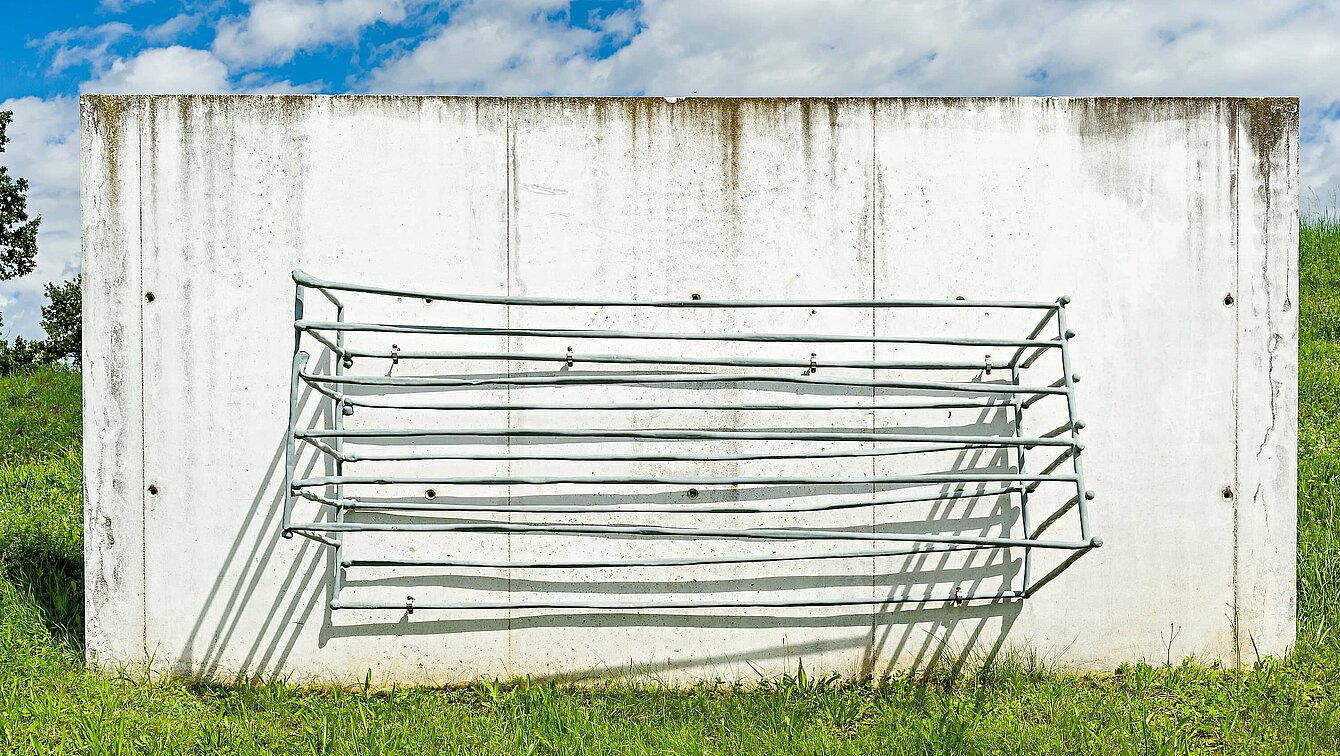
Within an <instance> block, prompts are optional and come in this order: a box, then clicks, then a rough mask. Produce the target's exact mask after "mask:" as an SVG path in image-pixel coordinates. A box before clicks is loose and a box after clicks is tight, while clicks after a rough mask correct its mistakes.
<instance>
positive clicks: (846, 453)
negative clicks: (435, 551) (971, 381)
mask: <svg viewBox="0 0 1340 756" xmlns="http://www.w3.org/2000/svg"><path fill="white" fill-rule="evenodd" d="M303 440H304V441H307V442H308V443H313V444H320V442H319V441H316V440H315V439H303ZM322 446H324V445H322ZM318 448H320V446H319V447H318ZM974 448H996V445H995V444H966V445H936V446H906V447H899V448H888V447H885V448H875V449H869V448H862V449H824V450H820V451H812V452H722V453H713V454H706V453H704V454H669V453H665V452H657V453H650V454H542V453H538V452H526V451H519V452H518V451H511V452H504V453H496V454H494V453H487V452H406V453H400V454H344V455H342V457H341V458H342V459H343V460H344V461H345V462H412V461H423V460H478V461H497V462H507V461H513V460H554V461H561V462H741V461H749V460H761V459H836V458H844V457H896V456H904V455H908V454H926V453H931V452H940V451H960V450H963V449H974ZM327 451H328V453H333V451H334V450H327ZM1053 469H1054V468H1053ZM1046 472H1051V470H1048V471H1046Z"/></svg>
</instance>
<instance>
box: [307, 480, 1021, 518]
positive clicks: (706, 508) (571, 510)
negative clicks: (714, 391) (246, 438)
mask: <svg viewBox="0 0 1340 756" xmlns="http://www.w3.org/2000/svg"><path fill="white" fill-rule="evenodd" d="M1019 490H1020V489H1019V488H1018V487H1014V486H1010V487H1006V488H996V489H989V490H982V491H971V492H969V491H956V492H951V493H945V494H935V495H930V496H915V497H894V498H881V499H874V500H871V501H826V502H824V503H820V504H789V505H781V506H770V507H763V506H758V505H753V506H751V505H746V504H738V503H727V502H721V503H714V504H517V503H514V502H512V501H509V502H508V503H507V504H480V503H464V502H452V501H449V500H448V501H441V502H438V501H433V502H429V501H426V500H425V501H422V502H374V501H364V500H361V499H356V498H352V497H346V498H331V497H327V496H321V495H320V494H315V493H312V492H311V491H306V490H300V491H296V492H295V493H296V494H297V495H298V496H301V497H303V498H304V499H308V500H310V501H315V502H318V503H320V504H326V505H329V506H333V507H342V508H345V509H348V510H351V511H353V510H358V511H373V510H376V511H388V512H399V511H407V512H534V513H540V512H552V513H564V514H585V513H588V512H591V513H595V512H616V513H625V514H645V513H651V512H671V513H676V514H783V513H793V512H827V511H833V510H840V509H860V508H862V507H876V506H885V505H889V504H912V503H916V502H924V501H953V500H959V499H987V498H992V497H999V496H1005V495H1007V494H1012V493H1017V492H1018V491H1019Z"/></svg>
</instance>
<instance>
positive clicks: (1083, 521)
mask: <svg viewBox="0 0 1340 756" xmlns="http://www.w3.org/2000/svg"><path fill="white" fill-rule="evenodd" d="M1057 303H1058V304H1059V305H1060V306H1059V307H1057V308H1056V331H1057V334H1058V335H1059V336H1060V339H1061V372H1062V378H1061V379H1062V380H1063V381H1064V382H1065V388H1066V391H1065V398H1066V411H1067V412H1069V414H1070V437H1071V438H1072V439H1074V440H1075V442H1076V444H1075V447H1074V452H1073V454H1072V457H1071V459H1072V461H1073V464H1074V466H1075V494H1076V497H1077V499H1078V501H1079V532H1080V536H1081V537H1082V538H1084V540H1086V541H1087V540H1089V538H1090V537H1092V534H1091V533H1090V532H1089V507H1088V506H1087V504H1086V503H1085V502H1086V501H1087V500H1088V499H1089V498H1090V497H1091V496H1092V495H1093V493H1092V492H1091V491H1089V490H1088V489H1087V488H1085V487H1084V462H1083V460H1082V459H1081V458H1080V452H1081V451H1082V450H1083V449H1084V445H1083V444H1081V443H1079V429H1080V428H1083V427H1084V424H1083V423H1082V422H1080V419H1079V410H1078V409H1077V407H1076V404H1075V380H1076V376H1075V374H1074V372H1072V371H1071V369H1070V339H1071V338H1072V337H1073V336H1074V333H1073V332H1072V331H1070V330H1069V328H1068V327H1067V326H1066V316H1065V306H1066V305H1067V304H1069V303H1070V297H1066V296H1063V297H1061V298H1060V299H1058V300H1057Z"/></svg>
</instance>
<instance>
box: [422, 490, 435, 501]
mask: <svg viewBox="0 0 1340 756" xmlns="http://www.w3.org/2000/svg"><path fill="white" fill-rule="evenodd" d="M423 495H424V498H427V499H436V498H437V491H436V490H435V489H432V488H430V489H428V490H427V491H424V492H423Z"/></svg>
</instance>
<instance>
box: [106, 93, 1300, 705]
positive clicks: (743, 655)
mask: <svg viewBox="0 0 1340 756" xmlns="http://www.w3.org/2000/svg"><path fill="white" fill-rule="evenodd" d="M82 110H83V149H84V163H83V223H84V272H85V292H86V293H85V297H86V300H85V312H86V334H87V336H86V344H85V381H86V387H85V389H86V390H85V402H86V406H85V424H86V428H85V431H86V432H85V438H86V447H85V448H86V452H85V453H86V465H85V470H86V475H87V482H86V491H87V503H86V511H87V516H86V525H87V531H86V532H87V572H88V581H87V586H88V615H89V623H88V628H89V630H88V649H89V656H90V658H91V659H92V660H93V661H94V662H95V663H97V664H99V665H102V666H114V665H118V664H136V663H140V662H143V661H145V660H152V662H153V663H154V664H156V665H160V666H163V667H169V668H173V669H177V670H179V671H189V672H196V673H201V674H207V675H215V676H232V675H234V674H239V673H242V674H285V675H291V676H293V677H296V678H299V679H301V678H305V677H313V678H334V679H344V680H349V679H360V680H361V679H363V678H364V676H365V675H366V674H367V672H368V670H369V669H371V670H372V674H373V677H374V679H379V680H390V679H395V680H399V681H402V682H406V681H447V680H457V679H469V678H472V677H475V676H478V675H513V674H526V673H531V674H537V675H545V674H562V675H572V676H582V675H588V674H599V673H604V672H610V671H618V670H621V669H628V668H630V667H631V668H634V669H638V670H647V671H652V672H654V673H656V674H658V675H660V676H661V677H663V678H667V679H695V678H701V677H714V676H716V675H721V676H723V677H732V678H733V677H750V676H753V675H755V674H756V673H757V671H762V672H778V671H782V670H784V669H794V667H795V664H796V661H797V660H798V659H804V661H805V663H806V665H807V666H808V667H809V668H810V669H812V670H814V669H825V670H826V669H838V670H842V671H845V672H875V673H878V672H880V671H883V670H884V669H887V668H888V667H890V666H891V665H897V664H912V663H922V664H924V663H931V662H943V661H952V660H961V659H967V658H972V657H974V656H981V655H985V654H988V653H992V652H996V651H999V650H1000V649H1004V648H1009V647H1028V648H1031V649H1033V650H1035V651H1037V652H1039V653H1041V654H1042V655H1043V656H1044V657H1046V658H1048V659H1052V660H1054V661H1057V662H1059V663H1063V664H1068V665H1073V666H1077V667H1097V668H1102V667H1110V666H1112V665H1115V664H1117V663H1119V662H1122V661H1128V660H1134V659H1140V658H1150V659H1158V660H1162V659H1163V658H1164V657H1165V655H1166V654H1167V653H1169V647H1170V646H1169V644H1171V653H1172V655H1173V656H1177V657H1181V656H1184V655H1187V654H1195V655H1198V656H1201V657H1203V658H1223V659H1225V660H1227V661H1229V662H1237V661H1241V660H1243V659H1244V658H1245V659H1246V660H1247V661H1251V660H1252V659H1254V658H1255V657H1254V654H1255V653H1257V652H1259V653H1262V654H1277V653H1281V652H1283V651H1284V650H1285V649H1286V648H1287V647H1288V646H1289V645H1290V644H1291V643H1292V642H1293V637H1294V539H1295V455H1296V419H1295V418H1296V406H1297V394H1296V392H1297V380H1296V373H1297V359H1296V355H1297V349H1296V346H1297V314H1296V303H1297V264H1296V263H1297V238H1296V236H1297V222H1296V212H1297V102H1296V101H1295V100H1244V99H1155V100H1117V99H1097V100H1069V99H976V98H973V99H842V100H685V101H679V102H668V101H665V100H661V99H495V98H378V97H338V98H327V97H168V96H164V97H107V96H86V97H84V98H83V101H82ZM295 267H301V268H304V269H306V270H309V271H311V272H313V273H315V274H317V275H320V276H323V277H327V278H332V279H337V280H354V281H367V282H375V283H380V284H384V285H393V286H395V285H403V286H411V287H412V286H418V287H422V288H430V289H441V290H460V291H469V292H497V293H504V292H506V293H512V294H536V295H545V294H548V295H558V296H583V295H599V296H621V295H626V296H631V297H636V298H683V297H685V296H687V295H688V294H689V293H700V294H702V296H704V297H707V298H713V297H742V298H748V297H760V298H763V297H835V298H836V297H866V296H876V297H916V298H940V297H951V298H952V297H954V296H959V295H962V296H966V297H969V298H1007V299H1009V298H1013V299H1052V298H1054V297H1056V296H1057V295H1059V294H1062V293H1067V294H1070V295H1071V296H1072V297H1073V298H1074V304H1072V305H1071V311H1072V312H1071V318H1072V320H1073V322H1074V324H1075V326H1076V328H1077V329H1078V330H1079V331H1080V339H1079V340H1077V341H1076V342H1075V351H1076V360H1077V364H1078V369H1079V371H1080V372H1081V373H1082V374H1083V382H1082V384H1081V386H1080V396H1079V399H1080V406H1081V409H1082V413H1083V416H1084V419H1085V420H1086V422H1087V428H1086V430H1085V441H1086V444H1087V449H1086V452H1085V463H1086V472H1087V474H1088V476H1089V484H1090V487H1091V488H1093V489H1095V490H1096V491H1098V492H1099V493H1100V498H1099V499H1098V500H1097V501H1095V502H1094V503H1093V510H1092V519H1093V523H1094V530H1095V532H1096V533H1098V534H1100V535H1101V536H1103V538H1104V539H1105V541H1106V544H1107V545H1106V546H1105V547H1104V548H1102V549H1100V550H1098V551H1096V552H1094V553H1092V554H1090V555H1088V556H1087V557H1085V558H1084V559H1082V560H1081V561H1080V562H1079V563H1078V564H1077V565H1076V566H1075V567H1073V568H1072V569H1071V570H1070V571H1068V572H1067V573H1066V574H1065V575H1063V576H1062V577H1061V578H1059V579H1058V580H1057V581H1055V582H1054V583H1052V584H1051V586H1049V587H1048V588H1047V589H1046V590H1044V591H1043V592H1041V593H1039V594H1038V595H1037V596H1036V597H1034V598H1032V599H1030V600H1028V601H1027V602H1023V603H1022V604H1019V603H1011V604H1008V605H998V606H966V607H958V608H955V607H947V606H939V605H936V606H922V607H915V608H908V607H904V608H899V609H891V610H888V611H879V612H870V611H868V610H862V611H854V612H823V611H819V612H816V611H801V612H795V613H791V614H786V613H778V612H734V613H733V614H734V615H735V616H731V614H732V613H727V612H722V613H715V614H714V613H711V612H689V613H686V612H667V613H664V614H658V615H639V616H632V617H629V616H606V615H599V614H598V613H597V614H596V615H594V616H593V615H587V616H585V617H578V618H564V617H562V616H558V615H555V614H553V613H544V612H526V611H522V610H514V611H511V612H507V613H501V614H499V613H494V614H488V613H480V614H479V615H478V616H469V617H467V616H459V615H452V614H450V613H441V612H418V613H416V614H415V615H413V616H412V617H408V616H405V615H404V613H403V612H395V611H387V612H343V611H342V612H335V613H332V612H331V611H330V610H329V609H327V608H326V606H325V598H326V586H325V581H326V580H327V576H328V574H329V572H330V565H329V564H328V555H327V554H325V553H322V552H321V551H319V550H318V549H316V548H315V547H314V546H313V545H312V544H311V543H310V542H307V541H304V540H302V539H297V540H293V541H286V540H281V539H280V538H279V536H278V525H277V523H278V518H279V507H280V502H281V498H280V492H281V488H282V486H281V482H282V478H283V466H282V465H283V462H282V454H283V448H282V440H283V435H284V428H285V421H286V410H287V395H288V360H289V353H290V350H291V349H292V343H293V342H292V331H291V325H290V322H291V318H292V285H291V282H290V280H289V278H288V273H289V271H290V270H292V269H293V268H295ZM150 292H152V293H153V295H154V296H153V299H152V301H149V300H148V299H147V298H146V295H147V294H148V293H150ZM1228 296H1231V298H1232V299H1231V304H1226V297H1228ZM399 306H400V307H401V311H405V308H411V307H419V308H420V309H421V310H422V312H417V311H416V315H417V317H422V318H429V317H434V318H440V317H443V316H444V315H445V314H446V313H447V311H445V310H441V309H439V310H436V311H433V310H429V309H428V308H429V307H430V306H428V305H416V304H414V303H401V305H399ZM432 307H440V305H433V306H432ZM383 314H384V313H383ZM452 314H453V315H454V314H455V313H454V311H452ZM844 317H846V318H847V320H838V321H834V322H833V324H832V325H833V328H834V329H838V328H844V329H845V328H873V329H876V330H879V331H881V332H893V331H896V330H899V329H898V328H896V327H895V325H894V324H889V323H884V322H882V321H880V320H879V319H876V321H875V322H871V320H870V316H869V314H862V313H859V312H851V313H848V314H847V315H846V316H844ZM881 317H884V316H881ZM517 324H518V323H516V322H514V323H513V325H517ZM315 404H316V402H315V399H314V398H312V397H308V398H307V399H306V400H305V401H304V412H305V413H307V414H305V415H304V417H308V416H309V415H310V413H311V412H313V407H314V406H315ZM312 420H313V422H316V421H317V418H315V417H312ZM521 421H524V419H523V420H521ZM150 486H153V490H154V491H155V492H156V493H153V494H150V493H149V488H150ZM826 524H832V523H826ZM856 524H859V523H856ZM869 524H870V523H869V522H868V521H867V522H866V525H867V526H868V525H869ZM504 540H505V543H504V544H503V545H502V548H507V549H508V550H509V552H510V553H512V554H513V556H514V557H520V556H523V555H525V554H527V553H533V554H537V555H539V554H546V553H549V554H552V553H555V550H556V549H559V550H561V549H562V548H564V547H565V546H564V544H562V543H561V542H560V543H554V542H553V541H552V540H527V539H523V538H517V539H511V540H506V539H504ZM454 543H455V544H456V545H457V546H458V547H459V545H460V544H461V543H462V541H455V542H454ZM475 544H476V545H477V546H478V547H479V548H481V549H495V548H499V545H498V543H496V542H490V541H487V540H486V539H483V538H481V539H480V540H478V541H477V542H475ZM387 545H388V546H389V544H387ZM416 545H417V546H418V547H419V548H421V549H427V548H431V541H430V540H426V539H419V540H417V541H416ZM568 548H570V545H569V546H568ZM527 550H529V551H527ZM876 561H877V560H871V563H869V564H867V565H866V566H860V565H857V567H856V568H855V571H854V572H852V573H850V574H848V575H846V576H842V575H838V576H830V577H833V578H835V579H837V580H838V581H839V582H841V581H843V580H845V581H847V582H848V583H851V582H852V581H855V582H856V583H859V582H860V580H862V579H864V578H862V576H863V575H864V576H865V577H867V578H870V580H871V583H870V585H869V590H876V589H877V588H880V587H881V586H877V585H876V584H875V581H874V578H873V575H876V574H883V573H885V572H887V571H889V570H893V571H895V572H897V571H901V569H902V566H901V565H884V564H876V563H875V562H876ZM723 577H730V576H723ZM755 577H760V576H757V575H756V576H755ZM992 579H994V578H992ZM514 588H516V589H517V590H523V589H522V588H517V586H515V585H513V584H512V581H511V580H510V578H509V579H508V581H507V587H506V591H507V592H509V593H510V592H511V591H512V590H513V589H514ZM504 595H506V594H504ZM1253 644H1254V645H1255V648H1253Z"/></svg>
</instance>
